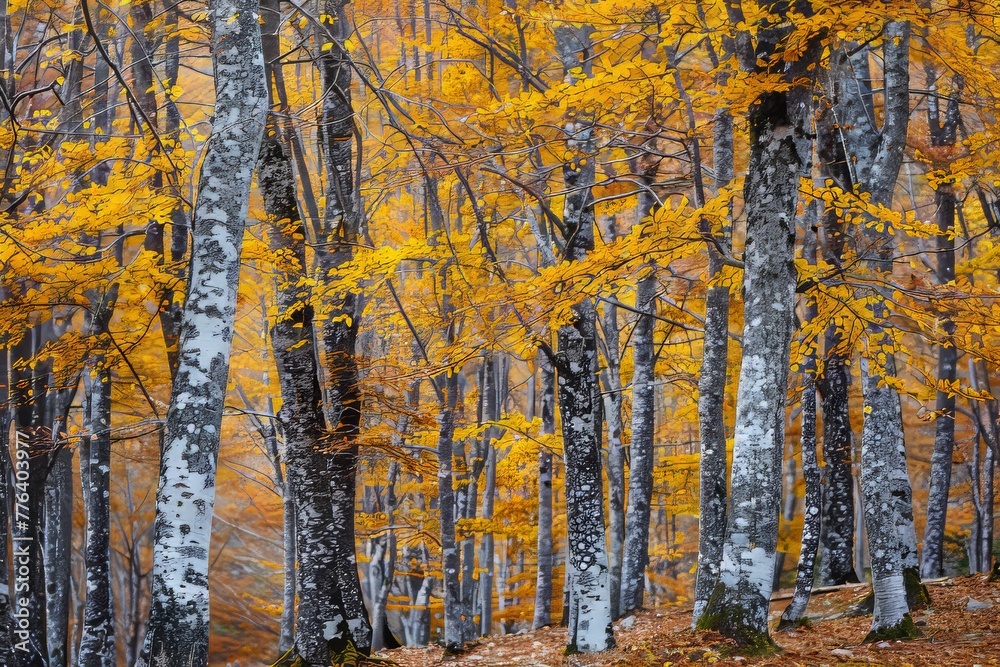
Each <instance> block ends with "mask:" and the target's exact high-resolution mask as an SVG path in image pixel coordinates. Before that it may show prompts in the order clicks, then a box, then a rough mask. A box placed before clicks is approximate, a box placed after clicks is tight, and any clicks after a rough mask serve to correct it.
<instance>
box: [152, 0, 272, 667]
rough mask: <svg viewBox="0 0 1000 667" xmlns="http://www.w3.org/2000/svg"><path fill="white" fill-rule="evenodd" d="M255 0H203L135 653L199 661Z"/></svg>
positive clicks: (256, 84)
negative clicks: (183, 255) (201, 140)
mask: <svg viewBox="0 0 1000 667" xmlns="http://www.w3.org/2000/svg"><path fill="white" fill-rule="evenodd" d="M256 8H257V7H256V3H255V2H254V1H253V0H213V2H212V3H211V5H210V11H211V15H212V18H213V34H212V55H213V65H214V70H215V85H216V103H215V120H214V123H213V128H212V137H211V139H210V140H209V146H208V149H207V151H206V154H205V160H204V163H203V165H202V172H201V178H200V183H199V192H198V198H197V202H196V206H195V215H194V220H193V223H192V254H191V268H190V280H189V284H188V288H187V295H186V299H185V303H184V310H183V319H182V324H181V337H180V349H179V354H178V358H179V365H178V371H177V377H176V380H175V381H174V384H173V390H172V392H171V399H170V409H169V411H168V414H167V424H166V432H165V433H164V438H163V447H162V450H161V459H160V482H159V486H158V489H157V498H156V508H157V512H156V528H155V536H154V547H153V597H152V604H151V611H150V621H149V629H148V631H147V634H146V640H145V643H144V646H143V650H142V654H141V656H140V657H139V659H138V661H137V664H139V665H142V666H146V665H151V664H155V665H157V667H174V666H176V667H192V666H193V667H201V666H203V665H206V664H207V662H208V628H209V599H208V567H209V542H210V539H211V534H212V513H213V508H214V502H215V471H216V463H217V456H218V448H219V437H220V429H221V427H222V407H223V404H224V401H225V394H226V383H227V379H228V376H229V357H230V344H231V342H232V337H233V324H234V320H235V317H236V292H237V286H238V284H239V274H240V249H241V246H242V241H243V227H244V222H245V219H246V214H247V208H248V205H249V197H250V183H251V180H252V175H253V169H254V166H255V164H256V160H257V153H258V150H259V147H260V142H261V137H262V136H263V132H264V121H265V117H266V113H267V91H266V88H265V83H264V58H263V55H262V53H261V43H260V25H259V23H258V16H257V12H256Z"/></svg>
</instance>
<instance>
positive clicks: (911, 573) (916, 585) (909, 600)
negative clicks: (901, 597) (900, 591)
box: [903, 567, 931, 611]
mask: <svg viewBox="0 0 1000 667" xmlns="http://www.w3.org/2000/svg"><path fill="white" fill-rule="evenodd" d="M903 584H904V585H905V586H906V604H907V606H909V608H910V611H914V610H916V609H923V608H924V607H929V606H930V604H931V594H930V592H929V591H928V590H927V586H926V585H924V583H923V582H921V581H920V573H919V571H918V570H917V568H915V567H910V568H907V569H905V570H903Z"/></svg>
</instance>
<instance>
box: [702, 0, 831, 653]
mask: <svg viewBox="0 0 1000 667" xmlns="http://www.w3.org/2000/svg"><path fill="white" fill-rule="evenodd" d="M730 12H731V19H733V18H736V19H740V18H742V13H741V12H737V11H736V10H735V8H731V9H730ZM734 14H739V16H735V15H734ZM784 30H785V29H784V28H781V27H780V23H778V24H775V25H773V26H769V25H768V24H767V23H764V24H763V25H762V27H761V29H760V30H759V31H758V35H757V41H758V45H757V51H756V57H757V58H758V59H759V58H771V57H772V56H773V54H774V53H775V51H777V50H779V49H780V48H781V44H782V41H783V39H784V36H785V32H784ZM816 51H817V43H816V40H815V39H813V40H811V41H810V44H809V46H808V48H807V50H806V52H805V53H804V54H802V55H801V57H800V58H798V59H797V60H796V61H795V62H794V63H790V64H789V66H788V67H787V69H786V71H785V72H784V74H785V76H788V78H789V80H793V81H794V80H795V79H796V78H798V77H802V76H803V75H804V73H805V72H806V71H808V70H807V69H806V68H807V67H808V66H809V63H810V62H813V61H814V59H815V58H816V57H817V53H816ZM762 54H763V55H762ZM741 60H751V59H749V58H742V57H741ZM748 65H749V67H750V68H751V69H753V68H756V67H758V66H757V65H750V64H749V63H746V64H744V68H747V66H748ZM811 103H812V90H811V87H810V86H808V85H805V84H803V83H796V84H793V85H792V87H791V88H790V89H789V90H788V91H787V92H769V93H765V94H763V95H761V96H760V97H759V98H758V99H757V101H756V103H755V104H754V106H752V107H751V110H750V112H749V124H750V159H749V163H748V165H747V175H746V182H745V185H744V201H745V202H746V211H747V240H746V247H745V250H744V273H743V294H744V316H743V319H744V326H743V360H742V363H741V366H740V382H739V390H738V393H737V401H736V425H735V436H734V446H733V466H732V472H731V484H730V488H731V497H730V503H729V514H728V516H727V525H726V540H725V543H724V545H723V553H722V562H721V564H720V567H719V579H718V583H717V584H716V586H715V588H714V590H713V592H712V595H711V597H710V598H709V601H708V604H707V605H706V608H705V612H704V614H703V615H702V617H701V619H700V620H699V622H698V627H699V628H704V629H715V630H718V631H720V632H722V633H723V634H725V635H727V636H729V637H731V638H733V639H735V640H736V641H737V643H739V644H740V645H743V646H748V647H750V648H751V649H753V650H757V651H766V650H769V649H770V647H771V646H773V642H772V640H771V637H770V635H769V633H768V627H767V614H768V608H769V602H770V597H771V591H772V588H773V579H774V558H775V549H776V547H777V540H778V512H779V509H780V500H781V499H780V496H781V491H780V489H781V460H782V455H783V453H784V423H785V393H786V390H787V386H788V359H789V347H790V343H791V336H792V325H793V318H794V308H795V287H796V279H797V276H796V272H795V267H794V263H793V260H794V247H795V216H796V208H797V204H798V183H799V179H800V178H801V176H803V175H805V174H808V173H809V164H810V162H811V157H812V150H811V149H812V142H811V137H810V136H809V131H810V128H809V127H808V123H809V120H810V117H811Z"/></svg>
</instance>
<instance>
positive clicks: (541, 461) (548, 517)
mask: <svg viewBox="0 0 1000 667" xmlns="http://www.w3.org/2000/svg"><path fill="white" fill-rule="evenodd" d="M539 365H540V366H541V371H542V372H541V375H542V401H541V409H542V429H541V433H542V435H551V434H553V433H555V430H556V416H555V409H556V406H555V401H556V397H555V393H556V387H555V384H556V383H555V372H554V370H553V368H552V364H551V363H550V362H549V360H548V359H547V358H545V357H541V358H540V363H539ZM537 551H538V574H537V575H536V578H535V615H534V618H533V619H532V623H531V627H532V629H533V630H537V629H539V628H543V627H545V626H547V625H549V624H551V623H552V452H551V451H549V450H547V449H545V448H544V447H541V448H539V450H538V549H537Z"/></svg>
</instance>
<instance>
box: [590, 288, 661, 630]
mask: <svg viewBox="0 0 1000 667" xmlns="http://www.w3.org/2000/svg"><path fill="white" fill-rule="evenodd" d="M602 319H603V321H602V328H603V330H604V343H605V348H606V353H605V362H606V368H605V369H604V370H603V371H602V373H601V376H602V379H603V380H604V392H605V393H604V416H605V423H606V424H607V429H608V466H607V475H608V518H609V525H608V565H609V568H610V580H609V584H610V586H611V617H612V618H618V617H619V616H620V615H621V591H622V549H623V545H624V542H625V451H624V448H623V444H622V381H621V358H620V356H621V355H620V353H619V346H620V345H621V341H620V332H619V329H618V308H617V306H615V305H614V304H610V303H608V304H605V305H604V317H603V318H602ZM633 409H634V408H633ZM650 416H652V415H650Z"/></svg>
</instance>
